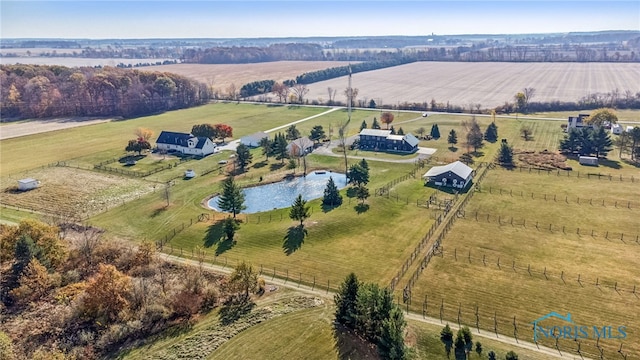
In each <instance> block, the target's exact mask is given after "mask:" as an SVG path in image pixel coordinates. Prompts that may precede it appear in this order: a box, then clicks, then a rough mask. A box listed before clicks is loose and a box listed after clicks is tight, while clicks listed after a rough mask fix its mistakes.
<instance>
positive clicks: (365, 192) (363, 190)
mask: <svg viewBox="0 0 640 360" xmlns="http://www.w3.org/2000/svg"><path fill="white" fill-rule="evenodd" d="M369 196H370V194H369V189H368V188H367V187H366V186H365V185H364V184H362V183H361V184H358V186H357V187H356V197H357V198H358V200H361V201H362V203H363V204H364V201H365V200H367V198H368V197H369Z"/></svg>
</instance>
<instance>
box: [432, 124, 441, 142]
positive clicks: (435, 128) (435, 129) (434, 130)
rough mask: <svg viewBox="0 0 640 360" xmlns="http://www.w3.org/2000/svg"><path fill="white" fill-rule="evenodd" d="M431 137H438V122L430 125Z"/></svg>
mask: <svg viewBox="0 0 640 360" xmlns="http://www.w3.org/2000/svg"><path fill="white" fill-rule="evenodd" d="M431 137H432V138H434V139H439V138H440V128H438V124H433V125H431Z"/></svg>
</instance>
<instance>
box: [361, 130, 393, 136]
mask: <svg viewBox="0 0 640 360" xmlns="http://www.w3.org/2000/svg"><path fill="white" fill-rule="evenodd" d="M360 135H367V136H384V137H387V136H389V135H391V130H380V129H362V131H360Z"/></svg>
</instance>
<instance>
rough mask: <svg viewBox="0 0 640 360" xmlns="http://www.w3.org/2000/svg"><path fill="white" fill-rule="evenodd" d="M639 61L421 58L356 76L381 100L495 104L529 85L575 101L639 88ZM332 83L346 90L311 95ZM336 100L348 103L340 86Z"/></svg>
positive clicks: (342, 81) (366, 93) (543, 95)
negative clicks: (595, 95)
mask: <svg viewBox="0 0 640 360" xmlns="http://www.w3.org/2000/svg"><path fill="white" fill-rule="evenodd" d="M638 79H640V64H637V63H636V64H631V63H623V64H619V63H618V64H614V63H462V62H418V63H412V64H407V65H402V66H396V67H392V68H386V69H381V70H376V71H368V72H363V73H357V74H354V75H353V79H352V86H353V87H354V88H358V90H359V92H358V96H357V98H358V99H359V100H360V99H367V101H368V100H370V99H374V100H375V101H376V103H377V104H378V105H385V104H387V105H389V104H392V105H396V104H397V103H403V102H405V101H407V102H410V103H413V102H419V103H422V102H430V101H431V99H435V100H436V101H437V102H441V103H446V102H447V101H449V102H450V103H451V104H455V105H459V106H464V107H465V108H466V107H468V106H469V104H472V103H473V104H481V105H482V107H483V108H487V107H495V106H498V105H502V104H504V102H505V101H509V102H513V97H514V95H515V94H516V93H517V92H518V91H522V89H524V88H525V87H533V88H535V89H536V93H535V96H534V98H533V101H576V100H579V99H580V98H581V97H583V96H586V95H589V94H593V93H607V92H610V91H612V90H615V89H618V90H619V91H620V96H624V92H625V91H626V90H630V91H632V93H633V94H635V93H636V92H638V91H640V81H638ZM327 87H332V88H335V89H345V88H346V87H347V79H346V77H341V78H336V79H331V80H327V81H321V82H318V83H314V84H311V85H309V89H310V91H309V93H308V94H307V95H306V98H307V99H309V100H310V101H311V100H318V99H325V100H326V99H327ZM337 100H339V101H342V102H345V98H344V95H343V91H342V90H339V91H338V95H337Z"/></svg>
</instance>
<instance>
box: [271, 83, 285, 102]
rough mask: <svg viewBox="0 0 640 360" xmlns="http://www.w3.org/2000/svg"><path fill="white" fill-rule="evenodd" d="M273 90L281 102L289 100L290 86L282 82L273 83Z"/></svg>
mask: <svg viewBox="0 0 640 360" xmlns="http://www.w3.org/2000/svg"><path fill="white" fill-rule="evenodd" d="M271 91H273V93H274V94H276V96H277V97H278V100H279V101H280V102H285V101H286V100H287V96H288V95H289V87H288V86H287V85H285V84H283V83H280V82H277V83H275V84H273V87H272V88H271Z"/></svg>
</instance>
